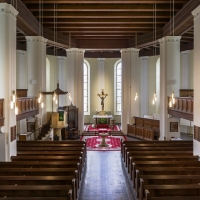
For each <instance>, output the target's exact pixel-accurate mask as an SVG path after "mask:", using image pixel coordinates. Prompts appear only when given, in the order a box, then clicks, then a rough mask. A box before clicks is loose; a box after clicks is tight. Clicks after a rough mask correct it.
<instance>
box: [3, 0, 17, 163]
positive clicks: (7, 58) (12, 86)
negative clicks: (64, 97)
mask: <svg viewBox="0 0 200 200" xmlns="http://www.w3.org/2000/svg"><path fill="white" fill-rule="evenodd" d="M17 14H18V12H17V10H15V8H14V7H12V6H11V5H10V4H7V3H0V27H1V28H0V43H1V45H0V71H1V73H0V91H1V92H0V98H3V99H4V118H5V120H4V126H3V127H2V128H1V131H2V133H0V161H9V160H10V156H15V155H16V140H14V141H12V142H11V131H10V130H11V127H13V126H16V116H15V113H14V110H13V109H12V110H11V109H10V101H11V95H12V91H15V90H16V16H17Z"/></svg>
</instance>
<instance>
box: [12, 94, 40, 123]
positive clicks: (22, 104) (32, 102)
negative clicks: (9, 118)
mask: <svg viewBox="0 0 200 200" xmlns="http://www.w3.org/2000/svg"><path fill="white" fill-rule="evenodd" d="M17 106H18V115H16V119H17V121H19V120H22V119H25V118H28V117H31V116H34V115H37V114H39V105H38V102H37V97H20V98H17Z"/></svg>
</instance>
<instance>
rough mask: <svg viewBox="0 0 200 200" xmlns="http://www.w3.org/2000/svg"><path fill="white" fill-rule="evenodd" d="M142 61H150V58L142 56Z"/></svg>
mask: <svg viewBox="0 0 200 200" xmlns="http://www.w3.org/2000/svg"><path fill="white" fill-rule="evenodd" d="M140 59H141V60H149V56H141V57H140Z"/></svg>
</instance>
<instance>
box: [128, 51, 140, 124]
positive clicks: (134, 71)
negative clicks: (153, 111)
mask: <svg viewBox="0 0 200 200" xmlns="http://www.w3.org/2000/svg"><path fill="white" fill-rule="evenodd" d="M139 51H140V50H139V49H136V48H131V52H130V56H131V58H130V59H131V76H130V79H131V80H130V82H131V101H130V111H131V112H130V120H129V123H130V124H133V123H134V122H133V117H134V116H136V117H139V115H140V106H139V104H140V103H139V102H140V67H139V63H140V60H139V59H140V58H139ZM136 93H137V96H138V98H137V99H136V100H135V96H136Z"/></svg>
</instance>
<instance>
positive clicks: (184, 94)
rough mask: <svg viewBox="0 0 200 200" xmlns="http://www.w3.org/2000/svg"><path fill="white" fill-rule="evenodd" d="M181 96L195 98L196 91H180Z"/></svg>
mask: <svg viewBox="0 0 200 200" xmlns="http://www.w3.org/2000/svg"><path fill="white" fill-rule="evenodd" d="M179 96H180V97H193V96H194V90H193V89H180V90H179Z"/></svg>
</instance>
